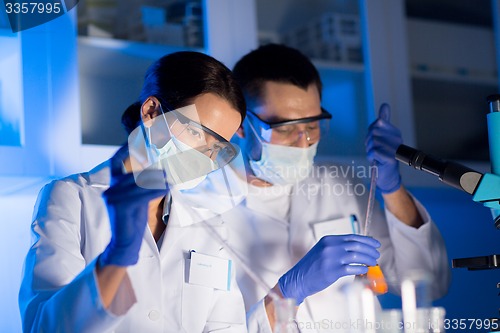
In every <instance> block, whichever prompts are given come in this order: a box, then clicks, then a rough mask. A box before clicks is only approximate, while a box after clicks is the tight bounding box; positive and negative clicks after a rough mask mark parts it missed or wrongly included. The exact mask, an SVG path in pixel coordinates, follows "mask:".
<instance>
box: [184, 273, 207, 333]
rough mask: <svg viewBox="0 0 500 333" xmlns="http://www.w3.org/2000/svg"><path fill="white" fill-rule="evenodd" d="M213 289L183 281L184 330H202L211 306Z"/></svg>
mask: <svg viewBox="0 0 500 333" xmlns="http://www.w3.org/2000/svg"><path fill="white" fill-rule="evenodd" d="M213 294H214V289H213V288H209V287H205V286H199V285H195V284H189V283H186V282H185V283H184V285H183V287H182V327H183V328H184V330H185V331H186V332H202V331H203V328H204V327H205V324H206V322H207V318H208V314H209V310H210V308H211V306H212V300H213Z"/></svg>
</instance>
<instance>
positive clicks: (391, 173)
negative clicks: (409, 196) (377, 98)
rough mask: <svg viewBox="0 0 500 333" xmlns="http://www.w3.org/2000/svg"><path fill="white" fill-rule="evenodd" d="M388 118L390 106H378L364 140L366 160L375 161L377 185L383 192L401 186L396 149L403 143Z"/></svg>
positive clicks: (389, 116) (392, 190)
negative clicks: (376, 114)
mask: <svg viewBox="0 0 500 333" xmlns="http://www.w3.org/2000/svg"><path fill="white" fill-rule="evenodd" d="M390 118H391V108H390V107H389V105H388V104H386V103H384V104H382V105H381V106H380V110H379V116H378V119H377V120H375V121H374V122H373V123H372V124H371V125H370V127H369V128H368V135H367V137H366V141H365V147H366V155H367V158H368V161H370V163H373V162H374V161H375V162H376V165H377V168H378V170H377V172H378V175H377V176H378V178H377V187H378V188H379V189H380V191H381V192H382V193H383V194H388V193H392V192H394V191H396V190H398V189H399V188H400V187H401V176H400V174H399V162H398V161H397V160H396V150H397V149H398V147H399V145H400V144H402V143H403V139H402V138H401V132H400V131H399V129H397V128H396V127H394V126H393V125H392V124H391V123H390V122H389V121H390Z"/></svg>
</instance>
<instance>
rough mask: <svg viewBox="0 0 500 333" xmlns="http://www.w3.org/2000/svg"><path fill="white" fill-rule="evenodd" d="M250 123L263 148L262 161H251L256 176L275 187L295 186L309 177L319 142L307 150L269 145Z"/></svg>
mask: <svg viewBox="0 0 500 333" xmlns="http://www.w3.org/2000/svg"><path fill="white" fill-rule="evenodd" d="M248 123H249V125H250V128H251V129H252V131H253V132H254V134H255V137H256V138H257V140H258V141H259V142H260V144H261V146H262V153H261V156H260V160H259V161H252V160H250V168H251V169H252V171H253V173H254V174H255V176H257V177H258V178H260V179H263V180H265V181H267V182H269V183H271V184H275V185H287V184H295V183H298V182H300V181H302V180H304V179H306V178H307V177H309V174H310V172H311V170H312V167H313V160H314V157H315V156H316V151H317V148H318V142H316V143H314V144H312V145H311V146H309V147H307V148H299V147H289V146H281V145H275V144H271V143H267V142H264V141H262V139H261V138H260V137H259V135H258V134H257V131H256V130H255V128H254V127H253V125H252V123H251V122H250V121H248Z"/></svg>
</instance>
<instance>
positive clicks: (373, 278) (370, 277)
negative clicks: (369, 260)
mask: <svg viewBox="0 0 500 333" xmlns="http://www.w3.org/2000/svg"><path fill="white" fill-rule="evenodd" d="M358 277H359V278H361V279H366V281H367V282H368V288H370V289H371V291H373V292H374V293H375V294H377V295H382V294H385V293H386V292H387V290H388V287H387V282H386V281H385V277H384V274H383V273H382V270H381V269H380V266H379V265H378V264H377V265H376V266H368V272H367V273H366V274H363V275H358Z"/></svg>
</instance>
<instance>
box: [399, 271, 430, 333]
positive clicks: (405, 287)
mask: <svg viewBox="0 0 500 333" xmlns="http://www.w3.org/2000/svg"><path fill="white" fill-rule="evenodd" d="M431 282H432V281H431V279H430V277H429V275H428V274H426V273H424V272H420V271H412V272H409V273H408V274H407V276H406V277H405V278H404V279H403V282H402V284H401V299H402V305H403V319H404V325H403V326H404V327H403V328H404V332H405V333H424V332H425V333H427V332H429V328H430V327H429V321H430V317H429V308H430V307H431V301H430V293H429V292H430V288H431Z"/></svg>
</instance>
